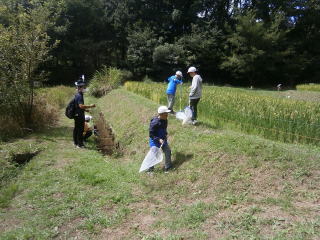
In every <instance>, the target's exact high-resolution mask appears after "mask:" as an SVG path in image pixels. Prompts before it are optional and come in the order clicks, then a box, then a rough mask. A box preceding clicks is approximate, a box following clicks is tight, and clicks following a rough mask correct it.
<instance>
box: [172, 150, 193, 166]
mask: <svg viewBox="0 0 320 240" xmlns="http://www.w3.org/2000/svg"><path fill="white" fill-rule="evenodd" d="M192 158H193V154H184V153H181V152H177V153H176V155H175V161H174V162H173V166H174V168H176V169H178V168H179V167H180V166H181V165H182V164H183V163H185V162H187V161H190V160H191V159H192Z"/></svg>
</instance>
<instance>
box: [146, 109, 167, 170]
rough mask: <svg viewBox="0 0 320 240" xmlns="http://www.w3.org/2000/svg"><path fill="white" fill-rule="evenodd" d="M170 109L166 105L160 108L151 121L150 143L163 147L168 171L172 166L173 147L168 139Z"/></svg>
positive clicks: (151, 145)
mask: <svg viewBox="0 0 320 240" xmlns="http://www.w3.org/2000/svg"><path fill="white" fill-rule="evenodd" d="M169 112H170V110H169V109H168V108H167V107H166V106H161V107H159V108H158V116H156V117H154V118H152V119H151V121H150V127H149V137H150V138H149V144H150V147H153V146H156V147H158V148H162V150H163V152H164V154H165V165H164V170H165V172H168V170H169V169H170V168H172V162H171V149H170V147H169V144H168V141H167V135H168V132H167V127H168V113H169ZM153 169H154V167H151V168H150V169H149V171H152V170H153Z"/></svg>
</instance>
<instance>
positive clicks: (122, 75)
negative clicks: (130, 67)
mask: <svg viewBox="0 0 320 240" xmlns="http://www.w3.org/2000/svg"><path fill="white" fill-rule="evenodd" d="M129 78H132V74H131V73H130V72H128V71H122V70H119V69H117V68H113V67H106V66H104V67H103V68H102V69H101V70H100V71H96V73H95V74H94V76H93V78H92V80H91V82H90V85H89V94H90V95H92V96H94V97H102V96H104V95H106V94H107V93H109V92H110V91H111V90H112V89H115V88H117V87H119V86H120V85H121V84H122V83H123V82H124V81H125V80H127V79H129Z"/></svg>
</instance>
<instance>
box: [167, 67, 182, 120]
mask: <svg viewBox="0 0 320 240" xmlns="http://www.w3.org/2000/svg"><path fill="white" fill-rule="evenodd" d="M182 77H183V76H182V72H181V71H176V74H175V75H173V76H171V77H169V78H168V79H167V81H168V82H169V83H168V87H167V99H168V108H169V110H170V111H171V113H172V114H173V113H174V111H173V105H174V99H175V95H176V90H177V85H178V84H182Z"/></svg>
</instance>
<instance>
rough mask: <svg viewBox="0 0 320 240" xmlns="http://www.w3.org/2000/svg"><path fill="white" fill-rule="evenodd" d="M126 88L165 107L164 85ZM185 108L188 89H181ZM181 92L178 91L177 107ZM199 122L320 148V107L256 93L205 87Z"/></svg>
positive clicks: (140, 84) (134, 84)
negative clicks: (315, 145)
mask: <svg viewBox="0 0 320 240" xmlns="http://www.w3.org/2000/svg"><path fill="white" fill-rule="evenodd" d="M125 88H126V89H127V90H129V91H132V92H135V93H137V94H139V95H142V96H144V97H146V98H149V99H151V100H153V101H155V102H157V103H159V104H160V103H161V104H166V94H165V89H166V85H164V84H158V83H152V84H146V83H141V82H127V83H126V84H125ZM182 92H183V94H182V96H181V99H182V102H183V103H184V105H187V101H188V94H187V92H188V88H187V87H183V89H182ZM179 98H180V91H179V89H178V91H177V103H176V106H179ZM199 119H200V121H204V122H207V123H209V124H214V125H219V126H227V127H230V128H233V129H238V130H241V131H244V132H247V133H253V134H258V135H262V136H264V137H266V138H270V139H276V140H281V141H284V142H300V143H313V144H317V145H320V104H319V103H312V102H304V101H297V100H291V99H280V98H274V97H271V96H261V95H258V94H256V93H255V92H252V91H248V90H244V89H235V88H226V87H213V86H205V87H204V88H203V96H202V98H201V101H200V103H199Z"/></svg>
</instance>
